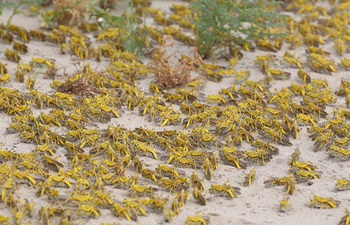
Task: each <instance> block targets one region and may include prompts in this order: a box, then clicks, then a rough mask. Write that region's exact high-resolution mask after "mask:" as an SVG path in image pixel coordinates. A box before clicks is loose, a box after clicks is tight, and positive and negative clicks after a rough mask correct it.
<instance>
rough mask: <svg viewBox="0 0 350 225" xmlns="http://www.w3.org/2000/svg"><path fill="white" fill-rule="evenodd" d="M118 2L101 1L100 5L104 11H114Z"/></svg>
mask: <svg viewBox="0 0 350 225" xmlns="http://www.w3.org/2000/svg"><path fill="white" fill-rule="evenodd" d="M117 3H118V0H100V1H99V5H100V7H101V8H102V9H114V8H115V6H116V4H117Z"/></svg>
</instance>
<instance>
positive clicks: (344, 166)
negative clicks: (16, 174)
mask: <svg viewBox="0 0 350 225" xmlns="http://www.w3.org/2000/svg"><path fill="white" fill-rule="evenodd" d="M173 3H180V1H153V3H152V7H154V8H160V9H161V10H162V11H164V12H165V13H170V11H169V7H170V6H171V5H172V4H173ZM8 16H9V11H4V14H3V15H2V16H1V17H0V23H4V22H5V21H7V18H8ZM40 23H41V19H40V17H28V16H25V15H17V16H15V17H14V18H13V24H16V25H20V26H22V27H24V28H25V29H27V30H30V29H38V28H39V27H40ZM175 43H176V47H174V48H173V49H172V51H173V53H174V54H175V55H181V54H185V53H188V52H189V51H190V48H189V47H187V46H185V45H183V44H181V43H179V42H175ZM28 47H29V52H28V53H27V54H21V58H22V60H21V63H29V62H30V60H31V58H33V57H42V58H48V59H54V60H55V64H56V66H57V67H58V68H64V73H65V74H66V75H63V73H60V74H61V75H62V76H57V77H56V79H58V80H64V79H65V76H68V77H70V76H71V75H72V74H73V73H74V72H75V71H76V69H77V68H76V67H75V66H74V62H79V61H80V60H79V59H78V58H77V57H76V56H74V55H71V54H66V55H60V53H59V49H58V48H57V47H56V46H55V45H53V44H50V43H47V42H46V43H42V42H38V41H31V42H30V43H28ZM288 47H289V46H288V45H283V47H282V49H281V50H280V51H278V52H277V53H273V54H274V55H276V56H277V59H282V57H283V55H284V53H285V51H286V50H287V48H288ZM6 48H11V46H10V45H8V44H4V43H0V53H1V54H0V61H1V62H2V63H6V64H7V68H8V70H9V73H10V74H11V76H12V81H11V82H10V83H7V84H5V85H2V86H4V87H6V88H11V89H14V90H20V91H23V92H27V90H26V87H25V84H22V83H19V82H16V81H15V78H14V74H15V68H16V64H15V63H13V62H10V61H8V60H7V59H6V58H5V56H4V54H3V53H4V51H5V49H6ZM322 49H324V50H325V51H329V52H330V53H331V58H332V59H333V60H334V61H335V62H336V63H337V64H338V63H340V60H341V59H342V58H348V57H350V54H349V53H346V54H344V55H343V56H338V55H337V54H336V53H335V51H334V50H333V42H332V41H326V44H325V45H323V46H322ZM289 52H290V53H292V54H293V55H295V56H296V57H297V58H299V60H300V61H301V62H303V63H306V61H307V58H306V54H305V46H304V45H302V46H300V47H298V48H297V49H295V50H289ZM264 54H267V52H263V51H260V50H257V51H255V52H251V53H249V52H244V57H243V59H242V60H240V61H239V62H238V64H237V65H236V66H235V67H234V69H235V70H236V71H239V70H250V71H251V76H250V77H249V79H251V80H253V81H259V80H261V79H263V78H264V75H263V74H262V73H261V72H260V71H259V69H258V67H257V66H256V65H254V60H255V59H256V57H257V56H259V55H264ZM145 60H146V59H145ZM87 61H88V62H90V63H91V67H92V68H97V70H104V69H105V68H106V67H107V65H108V61H107V60H105V61H103V62H101V63H97V62H95V61H94V60H87ZM215 63H218V64H219V65H223V66H226V67H227V66H228V62H227V61H224V60H216V61H215ZM276 65H277V66H278V68H281V69H283V70H285V71H288V72H290V73H291V74H292V75H291V78H290V79H289V80H285V81H281V80H275V81H273V82H272V86H271V87H270V91H271V92H272V93H275V92H276V91H278V90H281V89H282V88H284V87H289V86H290V85H291V84H292V83H294V84H299V85H300V84H302V81H301V80H300V79H299V78H298V77H297V71H298V70H297V69H293V68H290V67H288V66H283V65H282V64H281V63H280V62H278V61H277V62H276ZM303 68H305V70H306V71H308V72H309V74H310V75H311V77H312V78H313V79H323V80H325V81H327V83H328V85H329V88H330V89H331V90H332V92H333V93H334V91H336V90H338V88H339V86H340V81H341V79H349V77H350V74H349V72H346V71H341V70H340V71H338V72H335V73H332V75H327V74H321V73H316V72H313V71H310V69H309V68H308V67H307V66H305V64H304V66H303ZM62 71H63V69H62ZM35 76H36V84H35V87H34V89H35V90H37V91H40V92H43V93H46V94H54V93H55V90H53V89H51V88H50V86H49V85H50V84H51V83H52V80H50V79H44V75H43V74H42V73H40V71H39V73H38V74H37V75H35ZM153 79H154V76H153V75H150V76H148V77H146V78H145V79H142V80H138V81H137V83H138V88H139V89H140V90H143V91H145V92H146V93H149V91H148V87H149V83H150V82H151V81H152V80H153ZM233 84H235V83H234V76H228V77H225V78H224V79H223V81H222V82H220V83H214V82H212V81H207V83H206V86H205V87H204V88H203V90H201V92H202V93H204V94H205V95H206V96H207V95H210V94H217V93H218V92H219V91H220V90H221V88H227V87H229V86H231V85H233ZM337 98H338V101H337V103H335V104H332V105H330V106H328V107H327V112H328V113H329V115H328V118H331V117H332V112H333V111H334V110H335V109H336V108H337V107H340V106H341V107H343V108H346V105H345V99H344V98H339V97H337ZM174 107H175V108H176V107H177V106H174ZM32 111H33V113H34V115H36V116H38V115H40V113H42V112H46V113H47V112H48V111H49V110H48V109H44V110H38V109H35V108H33V109H32ZM124 111H125V112H124V113H123V114H122V115H121V117H120V118H112V120H111V122H109V123H107V124H101V123H99V124H98V126H99V128H100V129H104V128H106V127H107V126H109V125H112V126H116V125H122V126H125V127H126V128H127V129H130V130H133V129H135V128H137V127H140V126H146V127H148V128H149V129H151V130H156V131H159V130H164V129H167V130H170V129H178V130H182V129H184V128H183V126H181V125H178V126H165V127H159V126H157V125H156V123H155V122H148V121H147V120H146V119H145V117H141V116H139V115H138V110H137V109H135V110H134V111H130V110H124ZM0 117H1V121H0V135H1V143H2V146H1V148H2V149H4V150H5V149H6V150H8V151H11V150H15V151H16V152H18V153H26V152H30V151H33V150H34V148H35V146H34V145H33V144H27V143H23V142H22V141H21V139H20V137H19V134H18V133H15V134H8V133H7V132H6V129H7V128H8V127H9V125H10V123H11V119H12V118H13V116H9V115H7V114H5V113H4V112H2V113H1V114H0ZM347 123H349V121H347ZM307 127H309V126H302V127H301V133H300V138H299V139H293V138H291V142H292V144H293V146H290V147H285V146H281V145H275V146H277V147H278V148H279V154H278V155H275V156H274V157H273V159H272V160H271V161H270V162H268V163H267V164H266V165H264V166H258V165H256V164H252V165H249V166H248V167H247V168H246V169H241V170H240V169H237V168H235V167H232V166H229V165H225V164H223V163H222V164H221V165H220V167H219V168H218V169H217V170H215V171H214V174H213V179H212V180H210V181H208V180H207V179H205V178H204V174H203V172H202V170H201V169H197V170H196V171H197V174H198V175H199V176H200V178H202V179H203V182H204V186H205V191H204V196H205V197H206V199H207V204H206V205H205V206H201V205H199V204H197V203H196V202H195V200H194V199H193V197H192V195H190V197H189V199H188V201H187V202H186V204H185V205H184V206H183V207H182V208H181V213H180V214H179V215H177V216H175V217H174V219H173V221H171V222H165V219H164V217H163V216H162V215H161V214H156V213H152V212H150V213H148V214H147V216H139V217H138V220H137V222H133V221H132V222H131V221H127V220H126V219H124V218H117V217H114V216H113V214H112V213H111V211H110V210H107V209H102V210H101V216H99V217H98V218H96V219H90V220H88V219H87V220H84V221H83V222H84V223H85V222H86V224H102V223H119V224H137V223H138V224H166V223H168V224H184V223H185V221H186V218H187V217H189V216H194V215H204V216H207V217H209V219H210V224H213V225H220V224H243V225H253V224H254V225H255V224H256V225H257V224H286V225H294V224H309V225H312V224H315V225H323V224H327V225H329V224H338V223H339V221H340V219H341V218H342V217H343V216H344V215H345V210H346V208H348V209H350V193H349V190H347V191H339V192H335V191H334V187H335V184H336V182H337V180H339V179H349V175H350V164H349V161H340V160H337V159H332V158H330V157H329V156H328V154H327V153H326V152H325V151H320V152H314V151H313V144H314V143H313V141H312V140H311V139H310V138H309V137H308V133H307V131H306V128H307ZM256 136H257V137H259V136H258V135H256ZM297 147H298V148H299V149H300V151H301V156H300V161H303V162H306V161H310V162H312V163H313V164H314V165H316V166H317V171H319V172H320V173H321V178H320V179H314V180H311V181H310V182H305V183H300V184H297V192H296V194H293V195H291V196H290V204H291V208H290V209H289V210H288V211H286V212H280V211H279V204H280V201H281V200H282V199H283V198H284V197H285V196H287V195H286V194H285V187H282V186H281V187H273V188H265V187H264V186H265V185H264V182H265V181H266V180H269V179H271V178H272V177H284V176H287V175H288V174H289V172H288V171H289V169H290V165H289V164H288V160H289V157H290V155H291V154H292V153H293V152H294V150H295V148H297ZM240 148H241V149H244V150H248V149H250V146H249V145H248V144H246V143H244V144H243V145H242V146H241V147H240ZM211 150H214V151H216V150H215V149H211ZM63 151H64V150H63V148H61V147H60V148H59V149H58V152H57V155H61V156H62V155H63ZM141 159H142V160H144V162H145V164H146V166H147V168H150V169H155V168H156V167H157V166H158V165H159V164H160V163H161V162H160V161H158V160H154V159H152V158H150V157H141ZM61 160H62V161H64V159H63V157H61ZM163 163H164V161H163ZM251 168H255V169H256V179H255V180H254V182H253V184H252V185H251V186H249V187H243V185H242V183H243V178H244V175H245V174H247V173H248V172H249V171H250V170H251ZM180 170H181V171H184V173H185V174H186V176H187V177H189V178H190V176H191V174H192V172H194V171H195V170H194V169H185V168H180ZM127 174H134V173H132V172H131V171H128V172H127ZM140 180H141V181H140V183H142V184H145V185H152V186H156V185H155V184H154V183H152V182H151V181H149V180H147V179H144V178H141V179H140ZM225 182H227V183H229V184H231V185H233V186H234V187H239V188H240V189H241V194H240V195H238V196H237V198H235V199H233V200H227V199H226V198H223V197H216V196H214V195H212V194H210V193H209V192H208V189H209V188H210V186H211V185H212V184H222V183H225ZM107 190H108V191H110V192H111V193H112V196H113V199H114V200H115V201H123V199H124V198H127V197H128V194H127V191H126V190H120V189H113V188H111V187H108V189H107ZM190 190H192V189H190ZM62 192H67V193H66V194H68V191H62ZM191 192H192V191H190V193H191ZM157 194H160V195H161V196H162V197H166V198H169V201H170V200H172V199H173V194H171V193H169V192H166V191H163V190H160V191H158V192H157ZM315 195H317V196H322V197H327V198H333V199H335V200H338V201H340V205H339V206H338V207H337V208H335V209H316V208H310V207H307V206H306V205H307V204H308V203H309V201H310V199H312V198H313V196H315ZM16 196H18V198H19V199H24V198H26V199H28V200H29V201H30V202H33V203H35V207H34V215H37V213H38V211H39V209H40V208H41V207H42V206H48V205H50V204H51V203H49V202H48V201H47V198H46V197H45V196H42V197H40V198H37V197H36V196H35V188H33V187H29V186H27V185H20V186H19V188H18V190H17V191H16ZM0 214H1V215H2V216H7V217H10V218H13V217H12V216H11V213H10V210H9V208H8V207H7V206H5V204H4V203H3V202H0ZM38 220H39V218H38V217H37V216H34V217H33V218H32V219H26V220H25V221H26V222H30V221H31V222H32V224H39V221H38ZM11 222H12V223H14V221H13V220H12V219H11ZM79 223H82V221H80V222H78V224H79ZM51 224H58V219H57V218H56V219H51Z"/></svg>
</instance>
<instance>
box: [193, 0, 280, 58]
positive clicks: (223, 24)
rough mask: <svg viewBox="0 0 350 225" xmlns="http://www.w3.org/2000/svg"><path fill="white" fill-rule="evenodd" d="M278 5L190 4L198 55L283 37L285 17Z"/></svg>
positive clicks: (215, 0) (223, 0) (213, 0)
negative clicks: (196, 37)
mask: <svg viewBox="0 0 350 225" xmlns="http://www.w3.org/2000/svg"><path fill="white" fill-rule="evenodd" d="M278 4H279V3H278V2H277V1H265V0H264V1H240V2H238V3H237V1H231V0H197V1H194V2H192V3H191V7H192V10H193V12H194V14H195V17H194V25H195V32H196V34H197V36H198V39H197V45H198V46H199V53H200V54H201V55H203V56H204V57H210V56H213V55H214V54H215V53H217V52H218V51H225V50H226V49H227V47H230V46H235V45H241V44H243V43H245V42H246V43H251V42H253V41H254V40H255V39H257V38H271V37H280V36H281V35H283V32H282V30H281V29H277V30H274V29H276V28H282V27H283V25H284V20H285V18H286V16H285V15H282V14H278V13H276V12H274V11H271V10H269V9H275V8H276V6H277V5H278Z"/></svg>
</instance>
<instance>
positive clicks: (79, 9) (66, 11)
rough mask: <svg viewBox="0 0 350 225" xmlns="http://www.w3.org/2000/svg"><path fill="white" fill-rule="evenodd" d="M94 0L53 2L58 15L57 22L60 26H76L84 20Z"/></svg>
mask: <svg viewBox="0 0 350 225" xmlns="http://www.w3.org/2000/svg"><path fill="white" fill-rule="evenodd" d="M91 2H92V0H53V6H54V9H55V12H56V13H57V22H58V24H60V25H67V26H68V25H70V26H74V25H77V24H79V23H80V22H81V21H82V20H83V19H84V13H86V12H88V10H89V5H90V4H91Z"/></svg>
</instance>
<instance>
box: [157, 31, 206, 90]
mask: <svg viewBox="0 0 350 225" xmlns="http://www.w3.org/2000/svg"><path fill="white" fill-rule="evenodd" d="M173 45H174V40H173V38H172V37H171V36H164V37H163V44H162V45H161V46H160V47H159V48H158V52H157V53H155V55H154V57H153V61H152V62H151V66H152V67H153V70H154V74H155V76H156V82H157V83H158V84H159V85H160V86H161V87H162V88H164V89H170V88H174V87H179V86H183V85H185V84H187V83H188V82H190V81H191V72H192V71H195V70H196V69H197V67H198V66H199V65H200V64H202V63H203V62H202V59H201V58H200V56H199V54H198V53H196V51H194V52H193V53H194V57H189V56H184V57H183V58H182V59H181V60H178V62H177V63H175V65H173V66H171V65H170V63H171V62H170V59H171V58H172V57H173V55H169V56H166V48H167V47H172V46H173Z"/></svg>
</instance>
